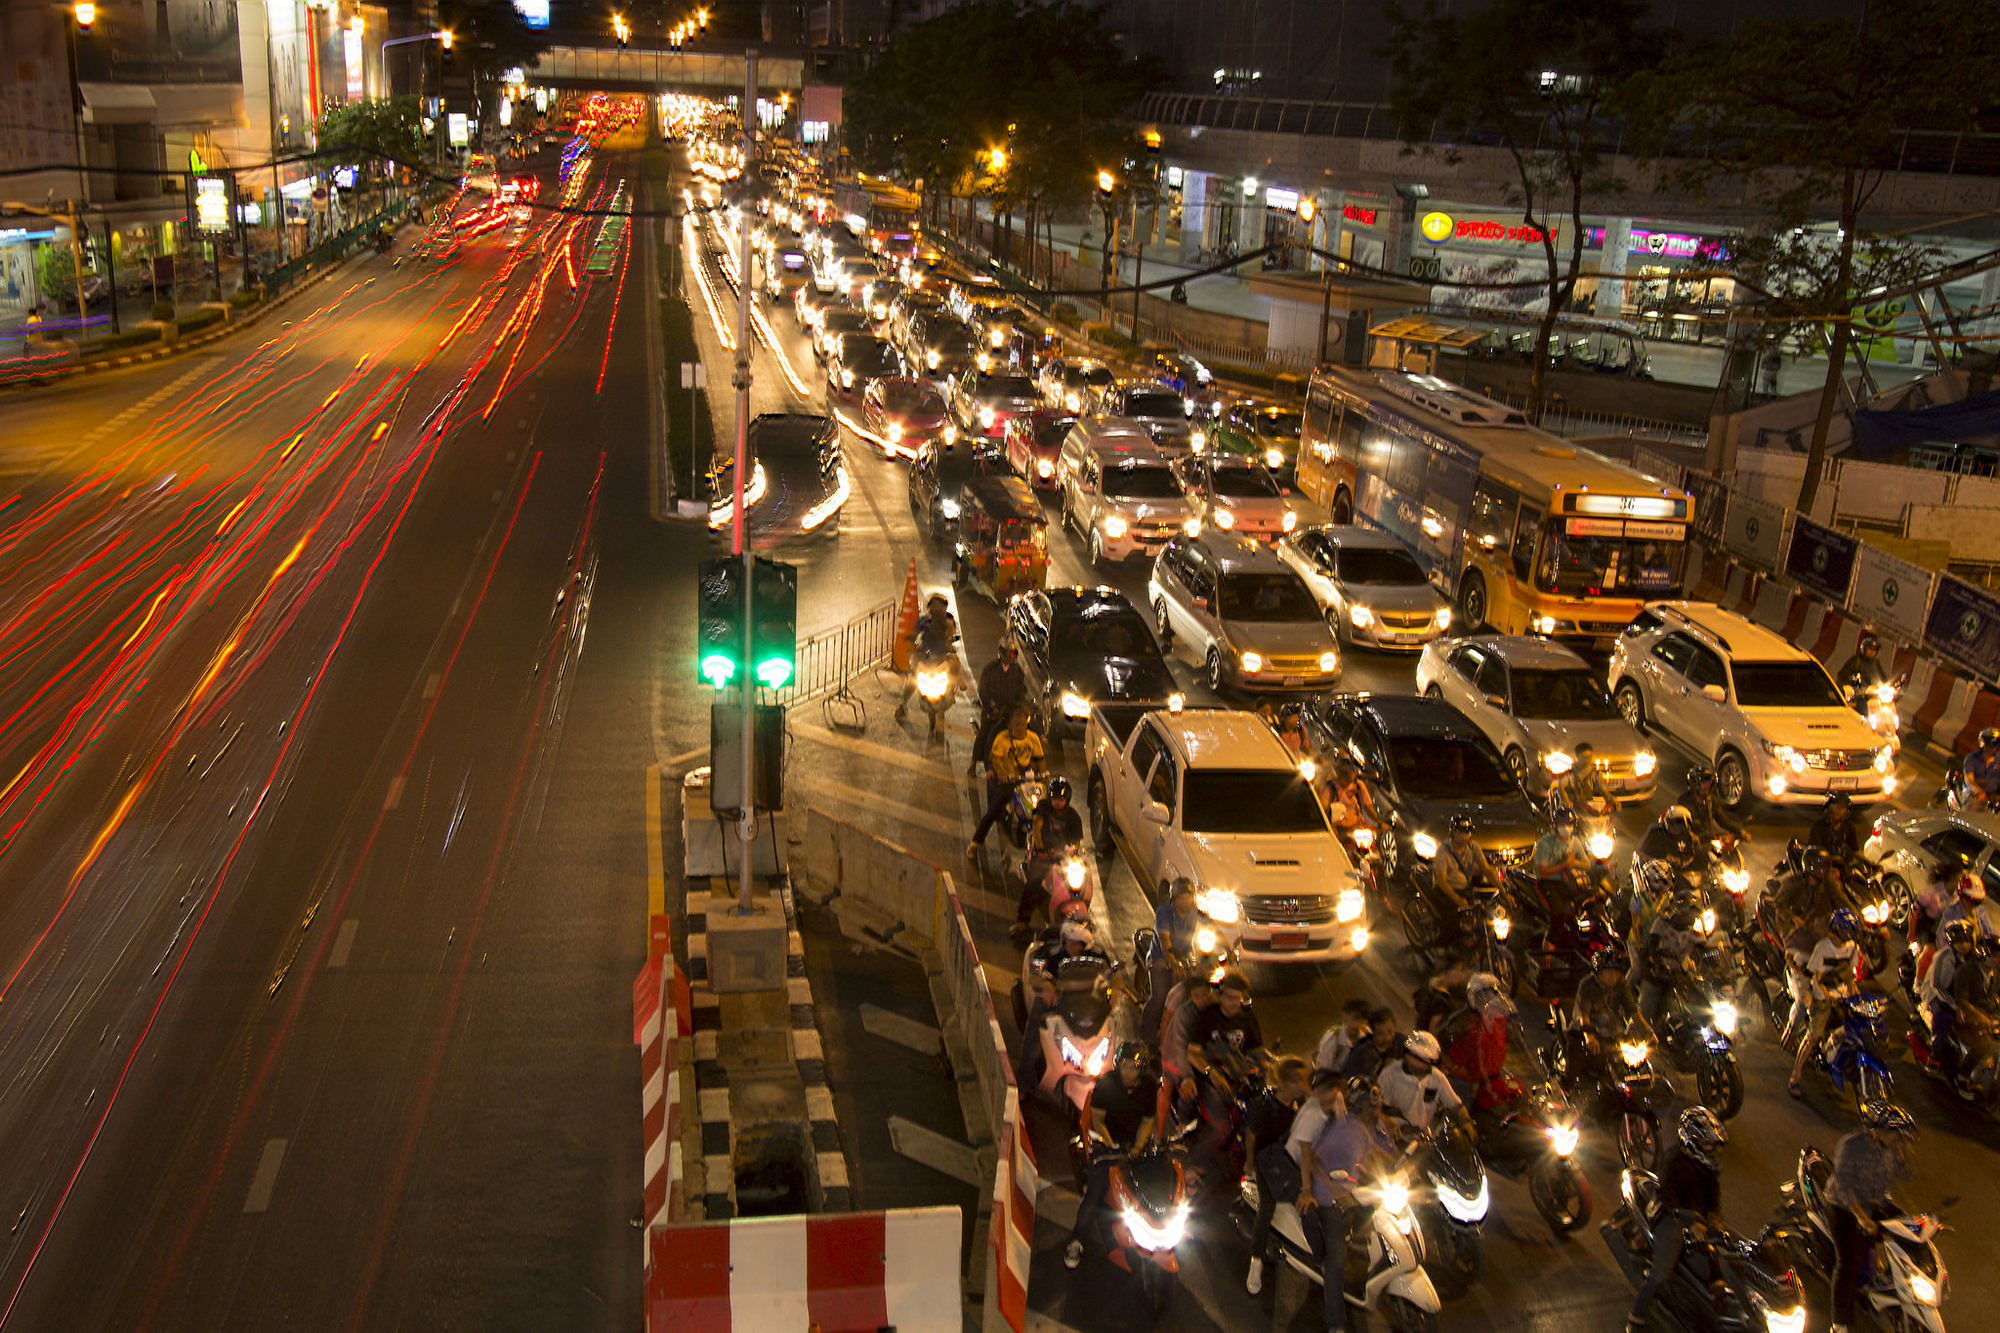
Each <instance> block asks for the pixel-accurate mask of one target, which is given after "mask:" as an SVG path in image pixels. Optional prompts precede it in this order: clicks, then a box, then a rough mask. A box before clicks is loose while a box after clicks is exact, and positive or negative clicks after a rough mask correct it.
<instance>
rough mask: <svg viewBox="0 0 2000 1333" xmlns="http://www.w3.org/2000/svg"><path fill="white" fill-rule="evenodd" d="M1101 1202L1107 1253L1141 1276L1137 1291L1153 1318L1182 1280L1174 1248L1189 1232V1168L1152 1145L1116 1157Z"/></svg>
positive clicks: (1119, 1264)
mask: <svg viewBox="0 0 2000 1333" xmlns="http://www.w3.org/2000/svg"><path fill="white" fill-rule="evenodd" d="M1110 1171H1111V1179H1110V1182H1109V1184H1108V1185H1107V1187H1106V1189H1105V1195H1104V1202H1105V1207H1106V1210H1107V1212H1108V1215H1109V1217H1110V1219H1111V1220H1110V1222H1109V1224H1108V1226H1107V1228H1106V1230H1107V1231H1108V1233H1109V1241H1108V1243H1107V1244H1106V1245H1105V1257H1106V1258H1107V1259H1109V1260H1110V1261H1111V1262H1112V1263H1114V1264H1116V1265H1117V1266H1118V1267H1120V1268H1122V1269H1124V1270H1125V1271H1126V1272H1128V1273H1130V1274H1132V1275H1133V1276H1134V1277H1136V1278H1137V1279H1138V1280H1139V1297H1140V1300H1141V1301H1142V1302H1143V1303H1144V1305H1145V1307H1146V1313H1147V1315H1148V1316H1149V1317H1150V1318H1151V1319H1153V1320H1154V1321H1155V1322H1157V1321H1158V1320H1159V1318H1160V1316H1161V1315H1163V1314H1165V1313H1166V1308H1167V1303H1168V1301H1169V1300H1171V1299H1172V1298H1173V1294H1174V1288H1175V1287H1176V1286H1178V1285H1179V1283H1180V1271H1181V1265H1180V1257H1179V1256H1178V1255H1177V1254H1176V1253H1175V1248H1176V1247H1177V1246H1179V1244H1180V1243H1181V1240H1182V1239H1183V1238H1184V1237H1185V1236H1186V1235H1187V1224H1188V1214H1189V1213H1190V1212H1191V1211H1192V1210H1193V1202H1192V1200H1191V1199H1190V1198H1189V1193H1188V1180H1187V1170H1186V1168H1185V1167H1184V1166H1183V1165H1182V1163H1181V1160H1180V1157H1179V1155H1178V1154H1176V1153H1174V1152H1172V1151H1171V1150H1168V1149H1159V1148H1156V1149H1153V1150H1152V1151H1149V1152H1142V1153H1135V1154H1132V1155H1130V1156H1118V1157H1114V1158H1112V1160H1111V1163H1110Z"/></svg>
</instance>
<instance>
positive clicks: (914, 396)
mask: <svg viewBox="0 0 2000 1333" xmlns="http://www.w3.org/2000/svg"><path fill="white" fill-rule="evenodd" d="M882 406H883V408H884V409H885V410H887V411H890V412H922V413H926V414H928V415H931V416H943V415H944V399H943V398H941V397H939V396H938V391H937V390H936V389H933V388H932V387H931V386H930V385H928V384H885V385H883V386H882Z"/></svg>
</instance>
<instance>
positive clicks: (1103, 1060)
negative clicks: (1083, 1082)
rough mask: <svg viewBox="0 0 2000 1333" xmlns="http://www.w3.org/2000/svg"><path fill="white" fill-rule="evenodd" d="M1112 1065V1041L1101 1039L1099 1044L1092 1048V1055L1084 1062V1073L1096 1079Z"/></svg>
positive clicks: (1105, 1038) (1106, 1037)
mask: <svg viewBox="0 0 2000 1333" xmlns="http://www.w3.org/2000/svg"><path fill="white" fill-rule="evenodd" d="M1110 1064H1111V1039H1110V1038H1109V1037H1108V1036H1105V1037H1099V1038H1098V1039H1097V1044H1096V1045H1095V1046H1093V1047H1091V1048H1090V1055H1089V1056H1088V1057H1087V1058H1086V1059H1085V1060H1084V1062H1083V1072H1084V1073H1086V1074H1088V1075H1090V1076H1091V1077H1092V1078H1096V1077H1097V1076H1098V1075H1099V1074H1102V1073H1103V1072H1104V1071H1105V1069H1106V1068H1107V1067H1108V1066H1109V1065H1110Z"/></svg>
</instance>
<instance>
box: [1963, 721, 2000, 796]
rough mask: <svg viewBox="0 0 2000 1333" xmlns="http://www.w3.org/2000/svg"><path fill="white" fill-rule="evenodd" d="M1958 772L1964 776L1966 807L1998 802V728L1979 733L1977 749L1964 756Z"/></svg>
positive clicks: (1999, 760)
mask: <svg viewBox="0 0 2000 1333" xmlns="http://www.w3.org/2000/svg"><path fill="white" fill-rule="evenodd" d="M1959 771H1960V772H1961V773H1962V774H1964V776H1965V790H1966V795H1967V796H1968V797H1969V798H1970V799H1969V800H1968V801H1967V804H1968V805H1974V804H1976V803H1981V802H1984V803H1987V804H1991V803H1993V802H1996V801H2000V727H1987V728H1986V729H1985V730H1983V731H1981V732H1980V733H1979V748H1978V749H1976V750H1974V751H1973V752H1972V753H1971V754H1969V755H1967V756H1965V763H1964V764H1963V765H1962V766H1961V767H1960V770H1959Z"/></svg>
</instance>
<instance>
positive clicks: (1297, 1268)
mask: <svg viewBox="0 0 2000 1333" xmlns="http://www.w3.org/2000/svg"><path fill="white" fill-rule="evenodd" d="M1240 1188H1241V1195H1240V1197H1239V1199H1238V1200H1237V1207H1238V1208H1239V1209H1247V1210H1248V1216H1247V1217H1242V1218H1241V1221H1242V1225H1243V1226H1244V1227H1245V1228H1246V1229H1247V1227H1248V1226H1249V1218H1250V1217H1255V1216H1256V1214H1257V1188H1258V1186H1257V1178H1256V1173H1255V1172H1245V1173H1244V1176H1243V1183H1242V1185H1241V1187H1240ZM1354 1213H1355V1215H1354V1217H1353V1219H1352V1221H1351V1223H1350V1225H1349V1228H1348V1233H1347V1258H1346V1262H1345V1264H1344V1265H1343V1272H1342V1274H1341V1276H1342V1284H1341V1286H1342V1292H1341V1294H1342V1295H1343V1296H1344V1297H1345V1298H1346V1300H1347V1303H1348V1304H1349V1305H1352V1306H1355V1307H1356V1308H1358V1309H1363V1310H1381V1311H1382V1312H1383V1314H1384V1315H1385V1316H1386V1322H1387V1323H1388V1325H1389V1327H1390V1328H1391V1329H1392V1330H1395V1333H1435V1330H1436V1328H1437V1316H1438V1311H1439V1310H1440V1309H1441V1308H1443V1305H1442V1302H1440V1301H1439V1300H1438V1294H1437V1288H1436V1287H1434V1286H1432V1285H1431V1279H1430V1274H1429V1273H1427V1272H1425V1271H1424V1262H1425V1259H1426V1258H1427V1250H1426V1248H1425V1245H1424V1229H1423V1228H1422V1227H1421V1226H1419V1225H1418V1224H1417V1215H1416V1213H1415V1212H1414V1211H1413V1210H1412V1209H1411V1207H1410V1187H1409V1185H1408V1183H1407V1181H1406V1179H1405V1177H1404V1176H1402V1175H1394V1176H1390V1177H1388V1178H1387V1179H1385V1180H1381V1181H1377V1182H1375V1183H1373V1184H1369V1185H1363V1186H1361V1187H1360V1188H1358V1189H1356V1190H1355V1203H1354ZM1363 1214H1365V1215H1363ZM1271 1242H1272V1245H1273V1246H1274V1247H1275V1248H1276V1250H1277V1254H1278V1257H1279V1258H1280V1259H1282V1260H1283V1261H1284V1263H1285V1265H1286V1266H1287V1267H1289V1268H1290V1269H1292V1271H1293V1272H1296V1273H1298V1274H1299V1275H1300V1276H1301V1277H1304V1278H1306V1279H1307V1280H1309V1281H1311V1282H1312V1283H1313V1284H1314V1285H1319V1284H1320V1282H1321V1281H1322V1278H1321V1274H1320V1266H1319V1260H1318V1258H1317V1257H1316V1255H1317V1249H1316V1247H1315V1246H1314V1245H1313V1244H1312V1243H1311V1242H1309V1241H1308V1240H1307V1239H1306V1231H1305V1223H1304V1221H1303V1219H1301V1218H1300V1216H1299V1210H1298V1204H1297V1202H1296V1201H1294V1200H1292V1199H1280V1200H1278V1204H1277V1207H1276V1208H1275V1209H1274V1210H1273V1211H1272V1214H1271Z"/></svg>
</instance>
